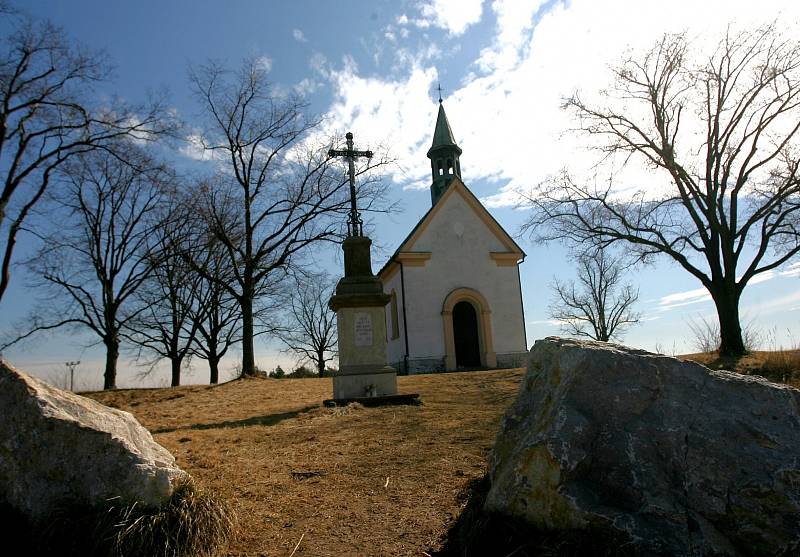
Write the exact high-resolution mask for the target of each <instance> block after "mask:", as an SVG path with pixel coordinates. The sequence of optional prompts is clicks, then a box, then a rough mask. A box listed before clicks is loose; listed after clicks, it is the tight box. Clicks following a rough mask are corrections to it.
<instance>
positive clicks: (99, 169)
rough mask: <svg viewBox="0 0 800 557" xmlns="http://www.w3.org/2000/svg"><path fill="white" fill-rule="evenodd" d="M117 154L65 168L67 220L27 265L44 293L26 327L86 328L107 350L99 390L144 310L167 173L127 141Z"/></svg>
mask: <svg viewBox="0 0 800 557" xmlns="http://www.w3.org/2000/svg"><path fill="white" fill-rule="evenodd" d="M115 153H117V154H119V153H123V155H124V156H118V155H115V154H112V153H110V152H108V151H93V152H89V153H85V154H83V155H82V156H80V157H78V158H76V159H73V160H72V161H70V163H69V164H68V165H66V166H65V167H63V168H62V170H63V174H64V177H65V184H64V188H60V190H61V191H59V192H58V195H57V196H56V197H55V201H54V203H56V205H57V206H58V210H59V212H63V214H64V219H63V220H61V221H60V222H59V223H58V227H57V228H55V227H54V229H53V230H52V231H51V232H50V233H49V234H47V235H40V238H41V240H42V246H41V248H40V250H39V252H38V254H37V255H36V256H35V257H33V258H32V259H31V261H30V262H29V267H30V268H31V270H32V271H33V272H34V274H35V275H37V276H39V277H40V280H41V284H40V286H43V287H45V288H46V289H47V290H49V296H48V297H46V298H45V300H44V302H43V307H42V308H39V310H37V311H36V313H35V315H33V316H32V317H31V318H30V321H29V322H30V324H31V326H30V329H29V330H28V331H27V332H26V333H24V334H22V335H20V336H18V337H16V338H15V339H13V340H12V341H11V342H9V343H7V344H6V345H5V346H4V347H6V346H10V345H11V344H14V343H15V342H18V341H20V340H22V339H24V338H27V337H29V336H31V335H32V334H34V333H36V332H38V331H45V330H50V329H55V328H57V327H61V326H64V325H75V326H77V327H79V328H86V329H88V330H90V331H91V332H93V333H94V334H95V335H97V336H98V337H99V339H100V341H101V342H102V343H103V344H104V345H105V348H106V364H105V372H104V375H103V378H104V379H103V387H104V388H105V389H113V388H115V386H116V376H117V360H118V359H119V351H120V343H121V338H120V331H121V329H122V328H123V327H125V325H126V324H127V323H128V322H129V321H130V320H131V319H133V318H134V317H135V316H136V314H137V312H138V311H141V308H139V309H134V308H133V305H132V304H131V303H130V302H131V297H132V296H133V295H134V294H135V293H136V291H137V290H138V289H139V288H140V287H141V285H142V283H143V282H144V281H145V280H146V279H147V277H148V276H149V274H150V273H151V271H152V257H151V254H150V253H149V252H148V250H147V247H148V244H147V238H148V235H149V234H150V232H151V231H152V229H153V226H154V221H155V219H156V215H157V214H158V213H157V210H158V207H159V203H160V202H161V200H162V199H163V196H162V190H163V184H164V183H165V182H166V181H168V180H170V175H169V173H168V172H167V171H166V170H165V169H164V168H163V167H162V166H160V165H159V164H157V163H156V162H155V161H154V160H153V159H151V158H150V157H149V156H147V155H146V154H145V153H144V152H142V151H141V150H140V149H138V148H137V147H135V146H134V145H132V144H127V145H125V146H122V145H117V146H116V147H115Z"/></svg>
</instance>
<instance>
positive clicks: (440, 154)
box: [428, 97, 461, 205]
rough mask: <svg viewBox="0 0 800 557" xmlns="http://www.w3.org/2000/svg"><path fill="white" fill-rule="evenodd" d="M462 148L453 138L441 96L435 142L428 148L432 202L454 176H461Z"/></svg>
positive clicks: (439, 195)
mask: <svg viewBox="0 0 800 557" xmlns="http://www.w3.org/2000/svg"><path fill="white" fill-rule="evenodd" d="M459 156H461V148H460V147H459V146H458V145H457V144H456V140H455V139H454V138H453V130H452V129H451V128H450V122H448V121H447V114H445V112H444V105H443V104H442V99H441V97H440V98H439V115H438V116H437V117H436V127H435V128H434V130H433V143H432V144H431V148H430V149H428V158H429V159H431V175H432V178H433V181H432V183H431V203H432V204H433V205H436V202H437V201H439V198H440V197H441V196H442V194H443V193H444V192H445V190H446V189H447V186H448V185H449V184H450V181H451V180H452V179H453V177H454V176H458V177H459V178H461V162H460V161H459Z"/></svg>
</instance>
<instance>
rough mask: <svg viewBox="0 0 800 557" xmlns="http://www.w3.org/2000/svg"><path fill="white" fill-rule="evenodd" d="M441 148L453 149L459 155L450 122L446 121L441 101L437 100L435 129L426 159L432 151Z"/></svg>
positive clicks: (459, 150) (459, 151)
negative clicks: (437, 111) (437, 113)
mask: <svg viewBox="0 0 800 557" xmlns="http://www.w3.org/2000/svg"><path fill="white" fill-rule="evenodd" d="M441 147H451V148H452V147H454V148H455V149H457V150H458V154H459V155H460V154H461V149H460V148H459V147H458V145H457V144H456V140H455V138H454V137H453V130H452V129H451V128H450V122H448V120H447V114H445V112H444V105H443V104H442V101H441V99H439V115H438V116H437V117H436V127H435V128H434V130H433V143H432V144H431V148H430V149H428V157H430V156H431V152H432V151H435V150H437V149H439V148H441Z"/></svg>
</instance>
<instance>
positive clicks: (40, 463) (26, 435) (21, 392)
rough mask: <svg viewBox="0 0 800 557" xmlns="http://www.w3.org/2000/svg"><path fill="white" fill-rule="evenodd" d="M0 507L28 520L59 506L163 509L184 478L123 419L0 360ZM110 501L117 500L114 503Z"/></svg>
mask: <svg viewBox="0 0 800 557" xmlns="http://www.w3.org/2000/svg"><path fill="white" fill-rule="evenodd" d="M0 408H2V419H0V503H6V504H8V505H10V506H11V507H13V508H15V509H17V510H18V511H19V512H21V513H23V514H24V515H25V516H27V517H28V518H29V519H30V520H32V521H34V522H35V521H39V520H42V519H44V518H46V517H47V515H48V513H49V512H50V511H52V510H53V509H54V508H57V507H64V506H70V505H80V506H89V507H93V506H96V505H98V504H102V503H103V502H105V501H108V500H112V499H114V500H115V501H117V502H120V503H123V504H129V503H133V502H141V503H144V504H147V505H158V504H160V503H163V502H164V501H165V500H166V499H167V498H168V497H169V496H170V495H171V494H172V490H173V485H174V483H175V481H176V480H177V479H179V478H181V477H183V476H184V475H185V472H183V471H182V470H180V469H179V468H177V467H176V466H175V459H174V457H173V456H172V455H171V454H170V453H169V451H167V450H166V449H165V448H164V447H162V446H161V445H159V444H158V443H156V442H155V441H154V440H153V437H152V436H151V435H150V432H149V431H147V430H146V429H145V428H144V427H142V426H141V425H140V424H139V422H137V421H136V419H135V418H134V417H133V416H132V415H131V414H129V413H128V412H122V411H120V410H115V409H113V408H108V407H106V406H103V405H102V404H99V403H98V402H95V401H93V400H90V399H88V398H84V397H82V396H78V395H74V394H72V393H68V392H64V391H61V390H59V389H55V388H53V387H50V386H49V385H47V384H45V383H43V382H41V381H38V380H37V379H34V378H32V377H30V376H28V375H26V374H25V373H22V372H20V371H18V370H16V369H14V368H13V367H11V366H10V365H8V364H7V363H5V362H2V361H0ZM115 498H116V499H115Z"/></svg>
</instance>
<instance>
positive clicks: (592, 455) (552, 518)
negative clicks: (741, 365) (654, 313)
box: [486, 337, 800, 555]
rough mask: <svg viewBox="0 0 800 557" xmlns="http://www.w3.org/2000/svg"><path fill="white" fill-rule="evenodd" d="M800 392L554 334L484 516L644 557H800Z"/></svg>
mask: <svg viewBox="0 0 800 557" xmlns="http://www.w3.org/2000/svg"><path fill="white" fill-rule="evenodd" d="M799 408H800V391H798V390H796V389H792V388H789V387H786V386H783V385H777V384H773V383H770V382H768V381H767V380H766V379H763V378H761V377H755V376H742V375H738V374H734V373H731V372H726V371H718V372H717V371H711V370H709V369H707V368H705V367H703V366H701V365H699V364H696V363H693V362H685V361H680V360H677V359H675V358H670V357H666V356H660V355H656V354H650V353H648V352H644V351H640V350H633V349H630V348H626V347H624V346H619V345H614V344H606V343H599V342H592V341H577V340H568V339H559V338H555V337H550V338H547V339H544V340H540V341H537V342H536V344H535V345H534V347H533V349H532V350H531V355H530V360H529V363H528V371H527V374H526V376H525V379H524V381H523V384H522V385H521V387H520V391H519V394H518V396H517V399H516V401H515V402H514V404H513V405H512V407H511V408H509V410H508V412H507V413H506V416H505V418H504V421H503V425H502V429H501V432H500V433H499V434H498V437H497V439H496V441H495V446H494V448H493V451H492V455H491V464H490V466H491V468H490V478H491V489H490V492H489V494H488V497H487V501H486V509H487V510H488V511H491V512H499V513H503V514H507V515H511V516H514V517H516V518H520V519H524V520H526V521H528V522H530V523H532V524H534V525H536V526H538V527H544V528H558V529H561V528H567V529H573V528H577V529H600V530H611V531H615V532H621V533H623V534H626V535H627V536H629V538H630V539H631V540H632V542H633V544H634V545H635V547H636V548H637V549H638V552H639V553H642V554H646V555H712V554H722V555H781V554H783V555H797V554H800V416H798V409H799Z"/></svg>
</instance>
